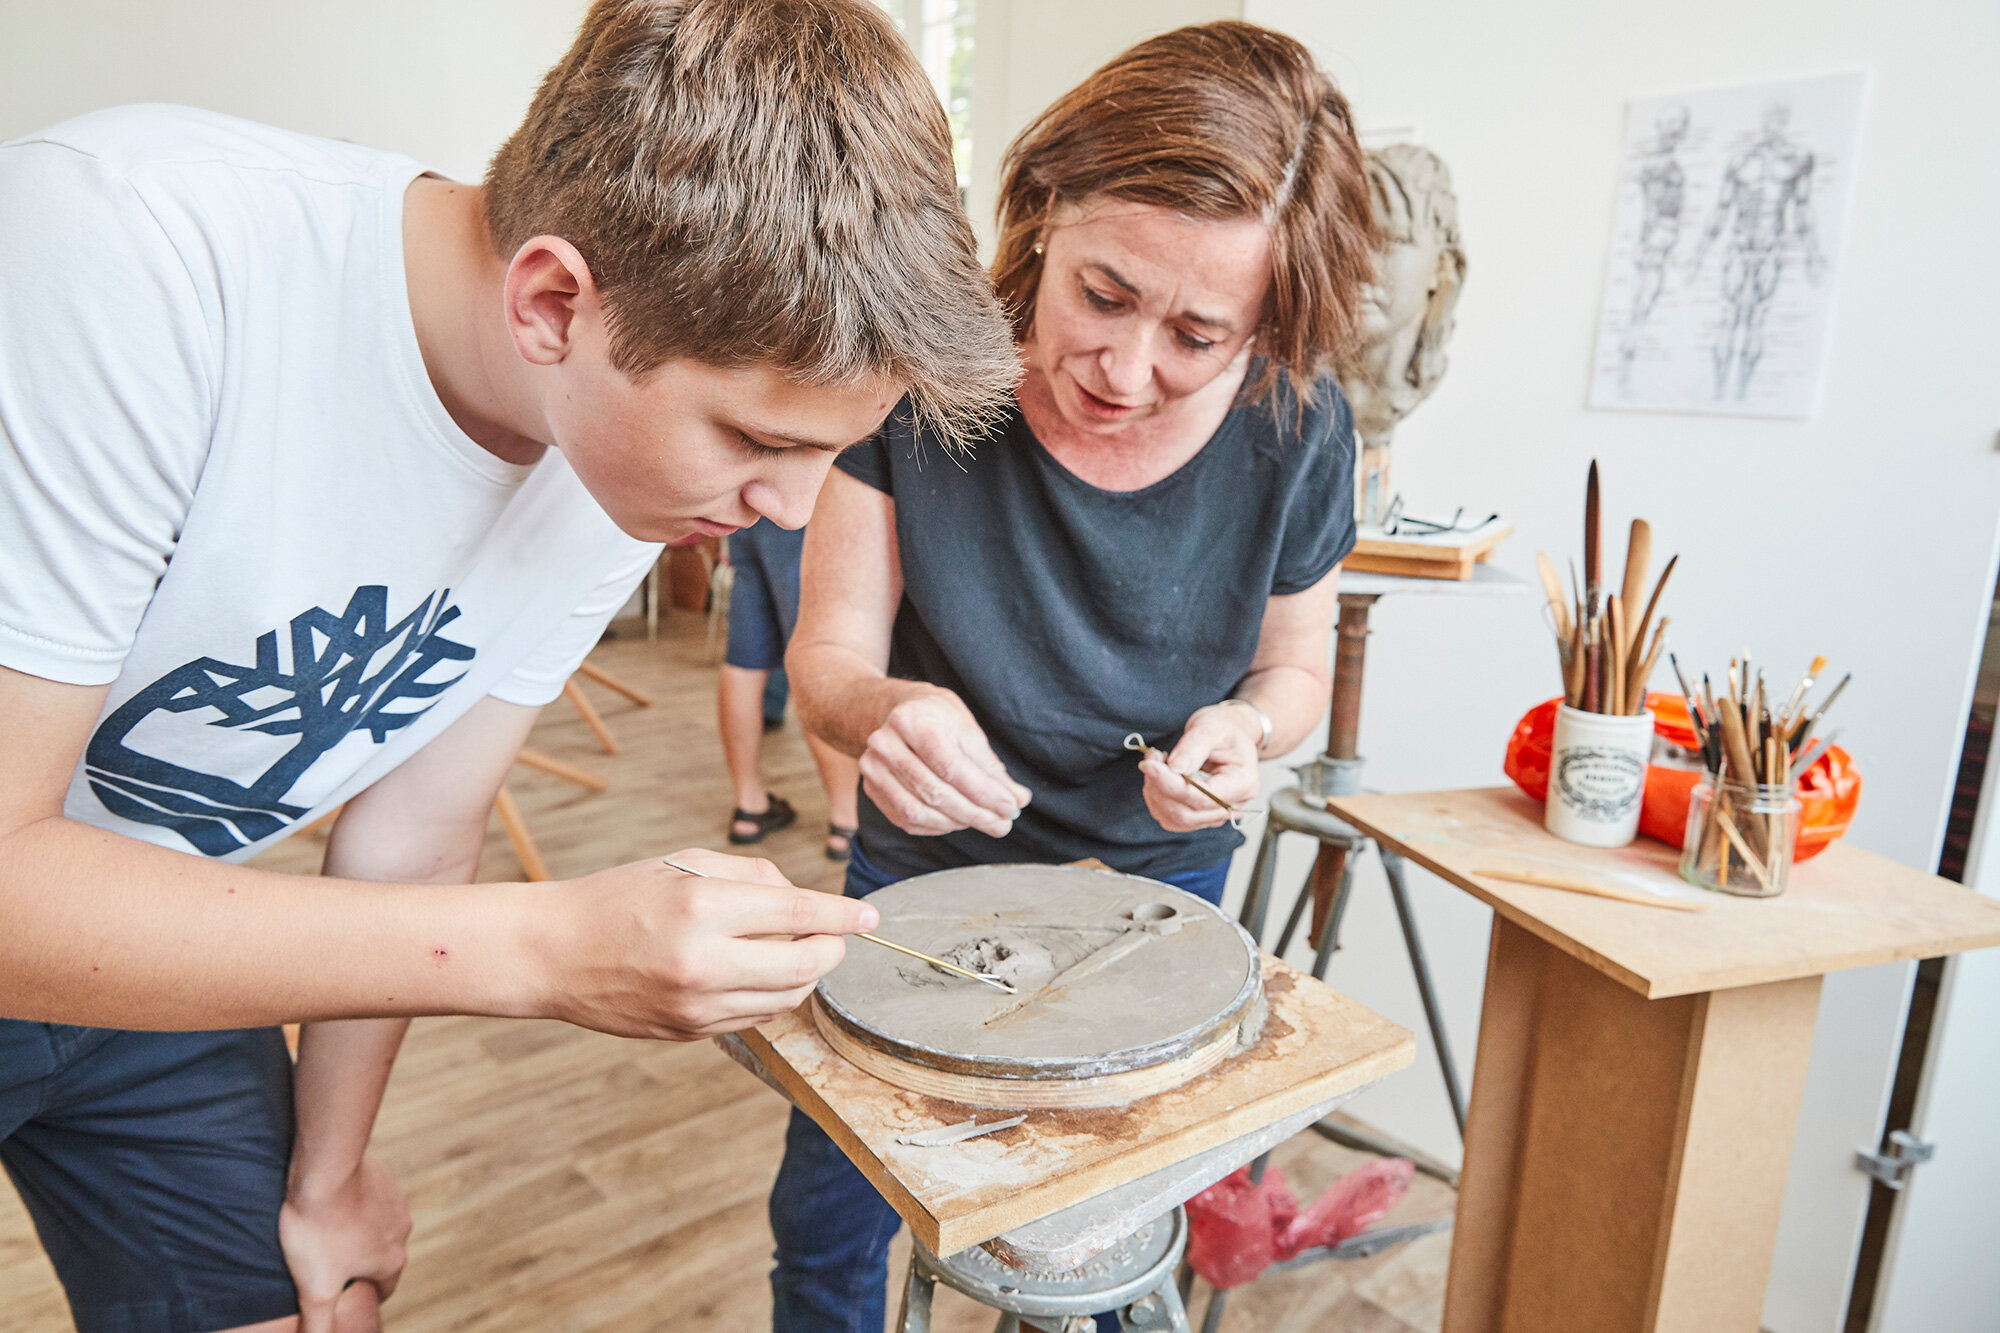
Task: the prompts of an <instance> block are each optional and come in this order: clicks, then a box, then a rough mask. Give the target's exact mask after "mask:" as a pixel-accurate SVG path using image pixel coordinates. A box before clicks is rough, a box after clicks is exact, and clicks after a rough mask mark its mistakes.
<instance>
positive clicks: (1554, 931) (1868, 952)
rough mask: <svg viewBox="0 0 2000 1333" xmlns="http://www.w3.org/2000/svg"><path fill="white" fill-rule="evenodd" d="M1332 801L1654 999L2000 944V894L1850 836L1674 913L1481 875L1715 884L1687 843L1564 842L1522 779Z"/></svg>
mask: <svg viewBox="0 0 2000 1333" xmlns="http://www.w3.org/2000/svg"><path fill="white" fill-rule="evenodd" d="M1328 808H1329V809H1330V810H1332V811H1333V813H1335V814H1337V815H1339V816H1340V817H1341V818H1342V819H1345V820H1347V821H1348V822H1349V823H1351V824H1353V825H1354V826H1355V827H1356V828H1358V829H1360V830H1361V831H1362V832H1364V833H1366V834H1368V835H1370V836H1371V837H1374V838H1376V839H1378V840H1379V841H1381V842H1382V843H1383V844H1385V845H1386V846H1389V847H1391V848H1394V849H1395V850H1396V851H1398V852H1401V853H1402V854H1403V855H1404V856H1406V857H1408V858H1409V859H1410V860H1412V861H1415V862H1417V863H1418V864H1419V865H1422V866H1423V867H1424V868H1425V869H1427V870H1430V871H1432V872H1434V873H1436V874H1438V875H1441V876H1443V877H1444V878H1445V879H1447V880H1450V881H1451V882H1452V883H1453V884H1456V885H1458V886H1459V887H1460V888H1462V889H1464V890H1466V891H1467V892H1468V893H1470V894H1472V895H1473V896H1474V897H1476V898H1478V899H1480V901H1482V902H1484V903H1486V904H1487V905H1488V906H1489V907H1491V908H1493V910H1494V911H1496V912H1498V913H1500V914H1501V915H1502V916H1504V917H1506V918H1507V919H1508V920H1510V921H1512V922H1514V923H1515V924H1516V925H1518V926H1521V927H1522V928H1524V929H1526V930H1528V931H1530V932H1532V933H1533V934H1535V935H1537V936H1539V937H1540V938H1542V939H1544V940H1546V941H1548V942H1549V943H1550V944H1553V945H1554V946H1555V947H1556V948H1558V949H1561V950H1562V951H1563V952H1565V953H1567V954H1569V955H1571V956H1572V957H1574V958H1578V959H1581V960H1582V961H1584V962H1586V963H1588V964H1590V965H1591V966H1592V967H1594V968H1596V969H1597V970H1598V971H1600V972H1603V973H1604V974H1605V975H1607V976H1609V977H1612V978H1613V979H1615V980H1617V981H1619V982H1621V983H1623V984H1624V985H1626V986H1629V987H1630V988H1632V989H1633V990H1635V991H1637V992H1638V993H1639V994H1641V995H1644V996H1647V997H1648V998H1653V999H1657V998H1660V997H1664V996H1671V995H1691V994H1695V993H1698V992H1701V991H1710V990H1721V989H1724V988H1726V987H1732V986H1752V985H1758V984H1760V983H1763V982H1770V981H1784V980H1788V979H1791V978H1796V977H1809V976H1818V975H1820V974H1822V973H1826V972H1835V971H1839V970H1841V969H1843V968H1850V967H1867V966H1870V965H1872V964H1875V963H1888V962H1896V961H1900V960H1907V959H1912V958H1933V957H1937V956H1939V955H1942V954H1949V953H1958V952H1960V951H1962V950H1966V949H1980V948H1988V947H1991V946H1993V945H2000V902H1995V901H1993V900H1992V899H1989V898H1985V897H1982V896H1981V895H1979V894H1977V893H1974V892H1972V891H1971V890H1970V889H1967V888H1964V887H1963V886H1961V885H1957V884H1953V883H1951V882H1950V881H1949V880H1943V879H1939V878H1937V877H1936V876H1934V875H1926V874H1924V873H1922V872H1921V871H1916V870H1912V869H1910V868H1909V867H1907V866H1903V865H1899V864H1897V863H1896V862H1894V861H1891V860H1889V859H1887V858H1886V857H1881V856H1877V855H1875V854H1874V853H1872V852H1864V851H1862V850H1861V849H1859V848H1857V847H1850V846H1847V845H1846V844H1844V843H1835V844H1834V845H1833V846H1832V847H1830V848H1828V849H1827V850H1826V851H1825V852H1822V853H1821V854H1820V855H1819V856H1817V857H1815V858H1813V859H1812V860H1810V861H1804V862H1801V863H1799V864H1798V865H1795V866H1793V867H1792V873H1791V883H1790V886H1789V887H1788V888H1787V889H1786V891H1785V892H1784V894H1783V895H1782V896H1780V897H1777V898H1736V897H1731V896H1729V895H1727V894H1714V895H1708V897H1709V898H1710V899H1711V900H1712V901H1713V902H1714V903H1715V909H1714V910H1713V911H1709V912H1662V911H1660V910H1658V909H1657V908H1653V907H1642V906H1637V905H1633V904H1627V903H1621V902H1615V901H1612V900H1610V899H1605V898H1591V897H1586V896H1585V895H1583V894H1578V893H1567V892H1564V891H1563V890H1561V889H1546V888H1539V887H1536V886H1534V885H1529V884H1516V883H1510V882H1507V881H1504V880H1496V879H1486V878H1483V877H1481V876H1479V875H1478V874H1476V873H1475V872H1476V871H1477V870H1479V869H1480V868H1483V867H1501V866H1505V867H1508V868H1513V869H1532V870H1544V871H1548V872H1550V873H1553V874H1559V875H1574V876H1576V877H1578V878H1584V879H1590V878H1602V879H1606V880H1608V882H1611V883H1615V884H1618V885H1620V886H1622V887H1652V888H1655V889H1658V890H1659V891H1661V892H1663V893H1667V894H1673V895H1678V896H1682V897H1686V896H1690V895H1697V894H1701V893H1702V892H1703V891H1702V890H1698V889H1695V888H1693V887H1691V886H1689V885H1688V884H1686V883H1685V882H1684V881H1683V880H1682V879H1681V878H1680V875H1679V872H1678V869H1677V866H1678V863H1679V858H1680V853H1679V851H1678V850H1677V849H1675V848H1671V847H1668V846H1666V845H1665V844H1664V843H1659V842H1655V841H1653V840H1652V839H1650V838H1641V839H1639V840H1638V841H1637V842H1635V843H1633V844H1632V845H1631V846H1630V847H1623V848H1619V849H1617V850H1613V851H1605V850H1601V849H1598V848H1592V847H1579V846H1577V845H1576V844H1574V843H1568V842H1564V841H1562V840H1561V839H1559V838H1557V837H1555V836H1554V835H1552V834H1550V833H1548V832H1547V831H1546V830H1544V829H1543V828H1542V808H1541V805H1540V804H1539V803H1538V802H1535V801H1531V800H1529V799H1528V798H1527V797H1526V796H1523V795H1522V794H1521V793H1520V792H1519V791H1517V790H1515V789H1514V788H1512V787H1488V788H1478V789H1473V790H1467V791H1445V792H1423V793H1415V794H1409V795H1397V796H1343V797H1338V798H1336V799H1334V800H1333V801H1331V802H1329V804H1328Z"/></svg>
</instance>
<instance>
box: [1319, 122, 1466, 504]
mask: <svg viewBox="0 0 2000 1333" xmlns="http://www.w3.org/2000/svg"><path fill="white" fill-rule="evenodd" d="M1368 184H1369V188H1370V192H1371V193H1372V194H1373V195H1374V199H1375V221H1376V224H1377V225H1378V226H1379V227H1380V228H1381V231H1382V238H1383V245H1382V250H1381V252H1380V253H1379V254H1378V255H1377V256H1376V261H1375V282H1374V284H1373V285H1372V286H1370V288H1369V290H1368V304H1367V307H1366V317H1365V319H1364V322H1363V326H1362V327H1363V342H1362V345H1361V348H1360V350H1359V352H1358V353H1357V354H1356V356H1355V358H1354V360H1353V363H1352V364H1351V365H1350V366H1349V367H1348V368H1346V369H1345V370H1344V371H1343V372H1342V374H1341V377H1340V387H1341V388H1342V389H1343V390H1344V391H1345V392H1346V394H1347V399H1348V402H1349V403H1350V404H1352V405H1353V408H1354V430H1355V434H1357V435H1358V436H1360V438H1361V446H1362V464H1361V465H1362V480H1361V485H1360V486H1359V487H1357V488H1356V497H1357V500H1358V502H1359V505H1360V509H1361V519H1362V521H1363V522H1367V523H1379V522H1381V521H1382V511H1383V510H1384V509H1385V508H1386V507H1387V506H1388V503H1389V441H1390V438H1391V437H1392V436H1393V435H1394V434H1395V430H1396V423H1397V422H1399V421H1401V420H1402V419H1403V418H1404V417H1406V416H1408V415H1409V414H1410V411H1411V410H1412V409H1413V408H1415V407H1416V405H1417V404H1418V403H1421V402H1422V401H1423V400H1424V399H1425V398H1427V397H1429V396H1430V392H1431V390H1432V389H1434V388H1436V387H1437V382H1438V381H1439V380H1440V379H1442V378H1443V377H1444V370H1445V355H1444V345H1445V343H1446V341H1448V340H1449V339H1450V337H1451V330H1452V312H1453V310H1454V309H1455V308H1456V307H1457V305H1458V290H1459V288H1460V287H1461V286H1463V285H1464V283H1465V252H1464V251H1463V250H1461V249H1460V248H1459V239H1458V198H1457V196H1456V195H1454V194H1453V193H1452V192H1451V173H1450V172H1449V171H1448V170H1446V169H1445V165H1444V163H1443V161H1442V160H1440V159H1439V157H1438V155H1437V154H1436V153H1433V152H1432V151H1431V150H1430V149H1428V148H1420V147H1418V146H1417V145H1416V144H1391V145H1389V146H1387V147H1385V148H1377V149H1372V150H1370V152H1369V153H1368Z"/></svg>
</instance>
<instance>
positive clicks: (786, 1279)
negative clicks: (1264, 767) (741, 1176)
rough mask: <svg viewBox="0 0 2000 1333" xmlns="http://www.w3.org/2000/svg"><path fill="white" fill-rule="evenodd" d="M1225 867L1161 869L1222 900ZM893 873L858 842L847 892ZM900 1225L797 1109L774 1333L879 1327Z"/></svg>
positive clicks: (779, 1224) (1103, 1319) (1114, 1328)
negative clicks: (1180, 870) (1179, 871)
mask: <svg viewBox="0 0 2000 1333" xmlns="http://www.w3.org/2000/svg"><path fill="white" fill-rule="evenodd" d="M1228 873H1229V863H1228V862H1227V861H1224V862H1223V863H1222V864H1220V865H1214V866H1209V867H1208V868H1206V869H1203V870H1193V871H1187V872H1184V873H1182V874H1178V875H1161V876H1159V878H1160V879H1162V880H1165V881H1166V882H1167V883H1169V884H1172V885H1173V886H1174V887H1176V888H1180V889H1186V890H1187V891H1188V892H1189V893H1192V894H1195V895H1197V896H1199V897H1202V898H1206V899H1207V900H1208V901H1209V902H1212V903H1219V902H1221V901H1222V886H1223V882H1224V880H1225V879H1226V878H1227V877H1228ZM895 881H896V877H895V876H892V875H889V874H886V873H885V872H883V871H882V870H881V869H880V868H879V867H877V866H876V865H874V864H873V863H872V862H870V861H869V860H868V857H867V856H866V854H865V853H864V850H863V848H862V845H861V844H860V843H859V842H858V841H857V842H856V843H855V845H854V851H853V857H852V859H851V860H849V861H848V863H847V890H846V891H847V896H848V897H850V898H861V897H865V896H867V895H868V894H871V893H873V892H875V890H877V889H880V888H884V887H886V886H887V885H890V884H893V883H895ZM901 1225H902V1219H901V1218H899V1217H897V1216H896V1210H895V1209H893V1208H891V1207H890V1206H889V1205H888V1203H887V1201H885V1200H884V1199H883V1198H882V1196H881V1195H880V1194H877V1193H876V1192H875V1187H874V1186H873V1185H871V1184H869V1183H868V1178H867V1177H866V1176H864V1175H862V1174H861V1172H860V1171H859V1170H858V1169H857V1168H856V1167H855V1165H854V1164H853V1163H852V1162H850V1161H848V1160H847V1156H846V1154H845V1153H843V1152H841V1151H840V1149H839V1148H837V1147H835V1146H834V1142H833V1140H832V1139H830V1138H828V1137H827V1136H826V1134H825V1132H824V1131H822V1130H821V1129H820V1127H819V1126H818V1125H815V1124H814V1123H813V1122H812V1121H811V1119H809V1118H808V1117H807V1116H806V1115H805V1114H804V1113H802V1112H800V1111H796V1110H795V1111H793V1112H792V1122H791V1124H790V1125H789V1126H788V1127H787V1128H786V1130H785V1160H784V1164H783V1165H781V1166H780V1167H779V1168H778V1183H777V1184H776V1185H774V1186H772V1187H771V1233H772V1235H773V1236H775V1237H776V1238H777V1242H778V1248H777V1265H776V1267H774V1268H773V1269H772V1270H771V1327H772V1328H773V1329H774V1330H775V1333H881V1329H882V1321H883V1319H884V1318H885V1317H886V1315H887V1310H886V1309H885V1301H886V1297H887V1294H888V1287H889V1242H890V1241H892V1240H894V1239H895V1238H896V1230H897V1228H898V1227H900V1226H901ZM1097 1327H1098V1329H1099V1333H1118V1328H1119V1323H1118V1320H1117V1317H1116V1316H1112V1315H1099V1316H1098V1317H1097Z"/></svg>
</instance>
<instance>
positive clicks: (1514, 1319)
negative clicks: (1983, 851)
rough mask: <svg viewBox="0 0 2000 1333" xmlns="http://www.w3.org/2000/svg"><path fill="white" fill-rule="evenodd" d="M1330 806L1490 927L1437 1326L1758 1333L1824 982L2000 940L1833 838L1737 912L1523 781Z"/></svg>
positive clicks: (1911, 876)
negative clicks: (1560, 820) (1787, 878)
mask: <svg viewBox="0 0 2000 1333" xmlns="http://www.w3.org/2000/svg"><path fill="white" fill-rule="evenodd" d="M1329 808H1330V809H1331V810H1332V811H1333V812H1334V813H1335V814H1337V815H1339V816H1340V817H1341V818H1343V819H1345V820H1347V821H1348V822H1350V823H1352V824H1353V825H1354V826H1355V827H1357V828H1359V829H1361V830H1362V831H1363V832H1365V833H1367V834H1368V835H1369V836H1370V837H1373V838H1375V839H1377V840H1378V841H1379V842H1381V843H1382V844H1383V845H1385V846H1388V847H1392V848H1394V849H1395V850H1396V851H1398V852H1400V853H1402V854H1403V855H1404V856H1405V857H1408V858H1409V859H1410V860H1412V861H1415V862H1417V863H1418V864H1420V865H1422V866H1424V867H1425V868H1426V869H1429V870H1431V871H1432V872H1434V873H1436V874H1438V875H1440V876H1442V877H1443V878H1444V879H1446V880H1448V881H1450V882H1451V883H1453V884H1455V885H1457V886H1458V887H1459V888H1462V889H1464V890H1465V891H1466V892H1468V893H1470V894H1472V895H1473V896H1474V897H1476V898H1478V899H1480V900H1481V901H1482V902H1484V903H1486V904H1487V905H1488V906H1489V907H1491V908H1492V909H1493V911H1494V914H1495V915H1494V922H1493V937H1492V945H1491V948H1490V951H1489V954H1488V962H1487V973H1486V997H1485V1008H1484V1011H1483V1013H1482V1014H1481V1017H1480V1023H1479V1053H1478V1058H1477V1062H1476V1064H1475V1066H1474V1070H1473V1085H1472V1106H1471V1115H1470V1120H1469V1121H1468V1124H1467V1128H1466V1136H1465V1167H1464V1171H1463V1174H1462V1176H1461V1179H1460V1185H1459V1198H1458V1218H1457V1227H1456V1235H1455V1237H1454V1239H1453V1242H1452V1253H1451V1270H1450V1275H1449V1277H1448V1279H1447V1282H1446V1289H1445V1311H1444V1328H1445V1333H1557V1331H1559V1330H1578V1331H1579V1333H1582V1331H1584V1330H1588V1333H1623V1331H1624V1330H1652V1329H1670V1330H1676V1333H1680V1331H1683V1330H1684V1331H1685V1333H1713V1331H1714V1330H1746V1333H1747V1331H1751V1330H1755V1329H1756V1328H1757V1326H1758V1316H1759V1314H1760V1312H1761V1310H1762V1307H1763V1302H1764V1288H1765V1284H1766V1282H1767V1281H1768V1279H1769V1275H1770V1267H1771V1255H1772V1250H1773V1247H1774V1245H1775V1244H1776V1240H1777V1230H1778V1216H1779V1210H1780V1208H1781V1206H1782V1205H1783V1202H1784V1188H1785V1175H1786V1170H1787V1168H1788V1166H1789V1163H1790V1159H1791V1148H1792V1136H1793V1133H1794V1132H1795V1130H1796V1128H1797V1125H1798V1114H1799V1104H1800V1099H1801V1097H1802V1096H1803V1094H1804V1088H1805V1078H1806V1063H1807V1060H1808V1058H1809V1057H1810V1055H1811V1052H1812V1039H1813V1026H1814V1022H1815V1019H1816V1017H1817V1014H1818V1009H1819V988H1820V977H1821V976H1822V975H1824V974H1825V973H1827V972H1833V971H1839V970H1840V969H1842V968H1849V967H1863V966H1867V965H1870V964H1874V963H1886V962H1894V961H1899V960H1907V959H1913V958H1930V957H1935V956H1938V955H1940V954H1947V953H1957V952H1960V951H1962V950H1966V949H1975V948H1983V947H1987V946H1991V945H1995V944H2000V903H1995V902H1994V901H1992V900H1990V899H1988V898H1985V897H1982V896H1981V895H1979V894H1977V893H1974V892H1972V891H1971V890H1969V889H1965V888H1963V887H1961V886H1959V885H1957V884H1953V883H1950V882H1949V881H1946V880H1941V879H1938V878H1936V877H1934V876H1931V875H1926V874H1922V873H1920V872H1918V871H1914V870H1911V869H1909V868H1908V867H1906V866H1902V865H1898V864H1896V863H1895V862H1893V861H1889V860H1887V859H1885V858H1883V857H1880V856H1876V855H1873V854H1872V853H1869V852H1864V851H1861V850H1859V849H1857V848H1853V847H1847V846H1843V845H1840V844H1835V845H1834V846H1833V847H1831V848H1829V849H1828V850H1827V851H1826V852H1824V853H1822V854H1821V855H1820V856H1818V857H1816V858H1815V859H1813V860H1811V861H1807V862H1804V863H1802V864H1800V865H1798V866H1795V867H1794V868H1793V872H1792V879H1791V885H1790V887H1789V888H1788V889H1787V890H1786V892H1785V894H1784V895H1783V896H1782V897H1778V898H1770V899H1748V898H1731V897H1728V896H1725V895H1719V894H1705V893H1702V892H1701V891H1700V890H1696V889H1694V888H1691V887H1690V886H1688V885H1686V884H1685V883H1683V882H1682V881H1681V879H1680V877H1679V875H1678V874H1677V873H1676V869H1675V866H1676V862H1677V859H1678V853H1677V852H1676V851H1675V850H1674V849H1672V848H1669V847H1666V846H1664V845H1663V844H1660V843H1657V842H1653V841H1651V840H1649V839H1641V840H1640V841H1639V842H1638V843H1635V844H1634V845H1633V846H1631V847H1627V848H1621V849H1618V850H1616V851H1601V850H1597V849H1594V848H1587V847H1578V846H1576V845H1574V844H1571V843H1566V842H1562V841H1560V840H1558V839H1556V838H1554V837H1552V836H1551V835H1549V834H1548V833H1546V832H1545V831H1543V829H1542V826H1541V807H1540V805H1539V804H1537V803H1536V802H1533V801H1530V800H1529V799H1527V798H1526V797H1524V796H1522V795H1521V794H1520V793H1518V792H1517V791H1515V790H1514V789H1513V788H1511V787H1502V788H1489V789H1478V790H1469V791H1447V792H1428V793H1422V794H1415V795H1400V796H1348V797H1340V798H1337V799H1335V800H1334V801H1332V802H1331V803H1330V805H1329ZM1492 869H1511V870H1542V871H1547V872H1550V873H1554V874H1559V875H1568V876H1573V877H1580V878H1591V879H1598V880H1601V881H1604V882H1607V883H1612V884H1617V885H1620V886H1622V887H1629V888H1642V889H1648V888H1650V889H1656V890H1657V891H1659V892H1661V893H1662V894H1665V895H1668V896H1672V897H1677V898H1680V899H1683V900H1687V899H1699V900H1700V901H1703V902H1710V903H1713V908H1712V910H1709V911H1704V912H1678V911H1663V910H1661V909H1658V908H1654V907H1649V906H1641V905H1635V904H1628V903H1623V902H1617V901H1613V900H1609V899H1603V898H1593V897H1586V896H1584V895H1582V894H1577V893H1569V892H1565V891H1562V890H1558V889H1545V888H1538V887H1534V886H1532V885H1527V884H1519V883H1513V882H1510V881H1505V880H1496V879H1489V878H1485V877H1484V876H1482V875H1481V874H1480V873H1479V872H1480V871H1481V870H1492Z"/></svg>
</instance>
